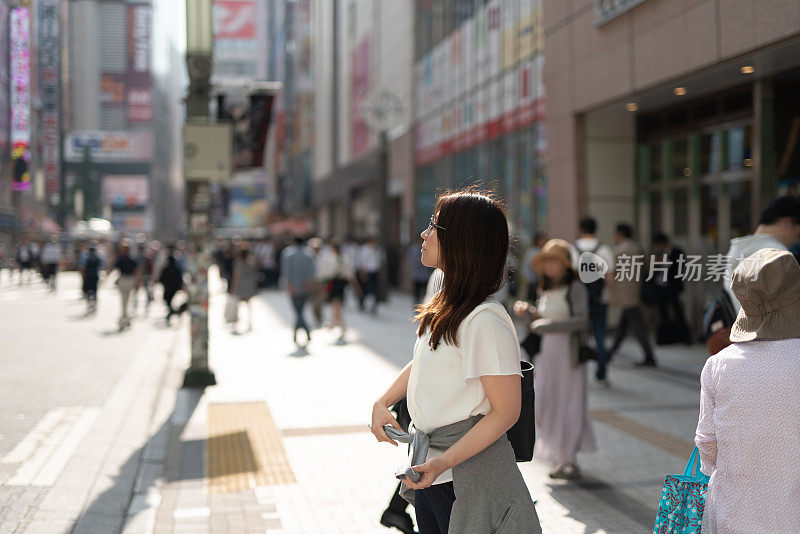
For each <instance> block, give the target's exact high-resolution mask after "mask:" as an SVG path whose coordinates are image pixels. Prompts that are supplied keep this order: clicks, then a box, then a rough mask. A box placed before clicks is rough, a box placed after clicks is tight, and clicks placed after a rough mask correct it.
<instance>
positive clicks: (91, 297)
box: [79, 243, 105, 315]
mask: <svg viewBox="0 0 800 534" xmlns="http://www.w3.org/2000/svg"><path fill="white" fill-rule="evenodd" d="M104 268H105V261H104V260H103V257H102V256H100V254H99V253H98V252H97V246H96V245H95V244H94V243H92V244H90V245H89V249H88V250H87V251H86V254H81V257H80V260H79V269H80V273H81V277H82V278H83V287H82V289H83V295H84V298H86V302H87V309H86V314H87V315H91V314H94V313H96V312H97V285H98V283H99V282H100V272H101V271H102V270H103V269H104Z"/></svg>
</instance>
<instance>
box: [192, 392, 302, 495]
mask: <svg viewBox="0 0 800 534" xmlns="http://www.w3.org/2000/svg"><path fill="white" fill-rule="evenodd" d="M206 461H207V465H206V467H207V471H206V472H207V473H208V492H209V493H230V492H235V491H240V490H243V489H248V488H254V487H256V486H270V485H275V484H289V483H292V482H295V477H294V473H293V472H292V467H291V465H289V460H288V458H287V457H286V451H285V450H284V448H283V442H282V441H281V432H280V430H278V428H277V427H276V426H275V422H274V421H273V419H272V414H270V412H269V408H268V407H267V404H266V403H264V402H243V403H218V404H210V405H209V406H208V455H207V460H206Z"/></svg>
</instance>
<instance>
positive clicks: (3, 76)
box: [0, 2, 11, 226]
mask: <svg viewBox="0 0 800 534" xmlns="http://www.w3.org/2000/svg"><path fill="white" fill-rule="evenodd" d="M0 20H8V6H7V5H6V4H4V3H3V2H0ZM0 48H5V49H6V50H7V49H8V25H7V24H0ZM8 89H9V78H8V54H0V154H2V157H6V155H7V152H8V140H9V138H8V133H9V131H8V130H9V120H10V104H11V102H10V99H9V94H8ZM0 226H1V225H0Z"/></svg>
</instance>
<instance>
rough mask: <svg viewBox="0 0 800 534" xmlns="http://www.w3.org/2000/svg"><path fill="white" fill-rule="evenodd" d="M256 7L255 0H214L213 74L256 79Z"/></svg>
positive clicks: (257, 59) (257, 12)
mask: <svg viewBox="0 0 800 534" xmlns="http://www.w3.org/2000/svg"><path fill="white" fill-rule="evenodd" d="M258 20H259V10H258V6H257V4H256V2H255V0H214V75H215V76H217V77H221V78H250V79H256V78H257V74H258V71H259V69H258V66H257V63H258V61H259V58H263V57H264V55H262V54H259V53H258V27H257V23H258Z"/></svg>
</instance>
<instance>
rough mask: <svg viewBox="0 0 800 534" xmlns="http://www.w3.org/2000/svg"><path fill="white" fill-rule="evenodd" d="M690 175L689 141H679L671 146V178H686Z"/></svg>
mask: <svg viewBox="0 0 800 534" xmlns="http://www.w3.org/2000/svg"><path fill="white" fill-rule="evenodd" d="M691 175H692V169H691V166H690V163H689V141H688V140H687V139H681V140H679V141H675V142H674V143H673V145H672V177H673V178H679V179H680V178H688V177H689V176H691Z"/></svg>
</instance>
